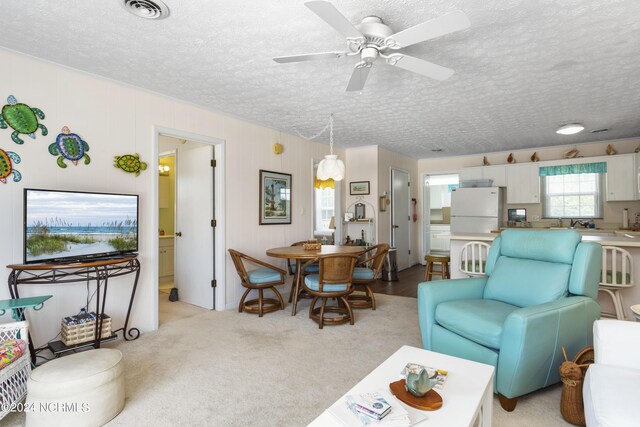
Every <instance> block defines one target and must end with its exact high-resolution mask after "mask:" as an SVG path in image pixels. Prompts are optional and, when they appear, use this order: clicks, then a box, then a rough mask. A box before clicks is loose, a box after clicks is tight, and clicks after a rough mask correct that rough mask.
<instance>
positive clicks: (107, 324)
mask: <svg viewBox="0 0 640 427" xmlns="http://www.w3.org/2000/svg"><path fill="white" fill-rule="evenodd" d="M61 336H62V343H63V344H64V345H74V344H82V343H84V342H89V341H93V340H94V339H95V338H96V321H95V320H94V321H93V322H87V323H82V324H80V325H65V324H64V321H63V322H62V331H61ZM110 336H111V317H109V316H107V315H106V314H103V315H102V333H101V334H100V338H108V337H110Z"/></svg>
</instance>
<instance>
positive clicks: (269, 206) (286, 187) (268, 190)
mask: <svg viewBox="0 0 640 427" xmlns="http://www.w3.org/2000/svg"><path fill="white" fill-rule="evenodd" d="M269 224H291V174H288V173H280V172H272V171H266V170H262V169H260V225H269Z"/></svg>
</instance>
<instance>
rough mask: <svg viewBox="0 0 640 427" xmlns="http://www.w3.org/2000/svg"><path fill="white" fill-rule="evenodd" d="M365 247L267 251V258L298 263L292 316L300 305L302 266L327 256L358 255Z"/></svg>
mask: <svg viewBox="0 0 640 427" xmlns="http://www.w3.org/2000/svg"><path fill="white" fill-rule="evenodd" d="M366 250H367V248H366V247H365V246H352V245H351V246H349V245H344V246H339V245H322V246H321V247H320V249H305V248H304V246H302V245H297V246H284V247H281V248H272V249H267V256H270V257H274V258H282V259H291V260H294V261H295V262H296V272H295V276H294V279H293V285H292V286H291V292H292V293H293V302H292V306H291V315H292V316H295V315H296V311H297V309H296V306H297V304H298V293H299V289H300V288H301V287H302V279H303V277H304V274H302V264H303V262H307V261H309V260H312V259H316V258H321V257H323V256H326V255H336V254H339V255H358V254H361V253H363V252H364V251H366Z"/></svg>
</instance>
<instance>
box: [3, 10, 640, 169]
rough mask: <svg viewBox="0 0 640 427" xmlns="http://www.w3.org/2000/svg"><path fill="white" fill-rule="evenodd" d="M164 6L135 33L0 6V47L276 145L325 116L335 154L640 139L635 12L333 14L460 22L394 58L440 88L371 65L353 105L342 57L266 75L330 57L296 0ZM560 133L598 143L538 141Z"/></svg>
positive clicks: (398, 25)
mask: <svg viewBox="0 0 640 427" xmlns="http://www.w3.org/2000/svg"><path fill="white" fill-rule="evenodd" d="M164 1H165V3H166V4H167V5H168V6H169V8H170V9H171V15H170V16H169V18H167V19H165V20H161V21H147V20H143V19H140V18H137V17H135V16H133V15H131V14H129V13H127V12H126V11H125V10H124V9H123V8H122V7H121V5H120V3H121V1H120V0H103V1H101V2H98V1H95V0H90V1H87V0H57V1H50V0H29V1H28V2H25V1H24V0H2V6H1V10H2V25H1V26H0V46H5V47H7V48H10V49H13V50H17V51H20V52H24V53H27V54H30V55H34V56H36V57H40V58H44V59H47V60H50V61H53V62H57V63H61V64H64V65H66V66H69V67H73V68H77V69H80V70H84V71H88V72H91V73H95V74H99V75H102V76H105V77H109V78H112V79H116V80H119V81H123V82H127V83H130V84H133V85H136V86H139V87H143V88H146V89H150V90H153V91H156V92H160V93H164V94H167V95H170V96H173V97H176V98H179V99H183V100H186V101H190V102H193V103H196V104H199V105H203V106H206V107H208V108H211V109H215V110H219V111H223V112H227V113H230V114H233V115H235V116H238V117H242V118H246V119H248V120H251V121H254V122H257V123H261V124H264V125H266V126H269V127H273V128H276V129H280V130H283V131H286V132H291V133H295V132H296V131H298V132H300V133H301V134H303V135H313V134H315V133H317V132H318V131H319V130H320V129H322V127H323V126H324V125H325V124H326V122H327V117H328V114H329V112H334V113H335V120H336V126H335V138H336V145H339V146H342V147H355V146H359V145H371V144H378V145H380V146H383V147H385V148H387V149H389V150H391V151H395V152H399V153H403V154H405V155H409V156H411V157H414V158H429V157H440V156H451V155H458V154H473V153H482V152H490V151H499V150H511V149H519V148H529V147H538V146H547V145H560V144H571V143H574V142H586V141H595V140H602V139H614V138H624V137H632V136H639V135H640V114H639V112H640V82H639V80H640V78H639V76H640V19H638V16H640V1H638V0H483V1H478V0H430V1H424V0H353V1H348V0H333V4H334V5H335V6H336V7H337V8H338V10H340V11H341V12H342V13H343V14H344V15H345V16H346V17H347V18H348V19H349V20H351V22H353V23H358V22H359V20H360V19H361V18H363V17H364V16H367V15H377V16H380V17H381V18H383V20H384V21H385V23H386V24H388V25H389V26H390V27H391V28H392V29H393V30H394V31H399V30H402V29H405V28H408V27H410V26H412V25H416V24H418V23H421V22H423V21H426V20H428V19H432V18H435V17H437V16H440V15H442V14H444V13H447V12H450V11H453V10H462V11H463V12H465V13H466V14H467V15H468V16H469V18H470V20H471V28H470V29H469V30H465V31H462V32H459V33H455V34H452V35H449V36H445V37H442V38H440V39H436V40H431V41H427V42H424V43H420V44H417V45H415V46H412V47H410V48H407V49H405V50H404V52H406V53H408V54H410V55H413V56H416V57H419V58H422V59H426V60H428V61H431V62H434V63H437V64H440V65H443V66H446V67H450V68H452V69H454V70H455V71H456V73H455V74H454V75H453V77H451V78H450V79H449V80H447V81H444V82H437V81H434V80H430V79H428V78H426V77H422V76H419V75H415V74H413V73H410V72H408V71H405V70H402V69H398V68H395V67H390V66H388V65H386V64H384V62H383V61H381V60H378V61H377V62H376V63H375V64H374V68H373V70H372V71H371V74H370V75H369V80H368V81H367V85H366V86H365V90H364V92H363V93H362V94H357V93H355V94H354V93H350V94H348V93H345V87H346V85H347V82H348V80H349V76H350V73H351V69H352V67H353V65H354V63H355V62H356V61H357V60H356V59H355V58H353V57H350V58H340V59H336V60H327V61H314V62H307V63H294V64H276V63H275V62H273V61H272V60H271V58H272V57H273V56H281V55H293V54H299V53H312V52H324V51H336V50H343V48H344V44H343V39H342V37H341V36H340V35H339V34H338V33H336V32H335V31H334V30H333V29H332V28H331V27H330V26H329V25H327V24H326V23H325V22H324V21H322V20H321V19H320V18H318V17H317V16H316V15H315V14H314V13H312V12H311V11H310V10H309V9H308V8H306V7H305V6H304V2H303V1H302V0H268V1H264V0H260V1H259V0H234V1H228V0H215V1H214V0H189V1H184V0H164ZM573 121H579V122H583V123H584V124H585V125H586V127H587V129H588V130H589V129H597V128H603V127H608V128H611V130H610V131H609V132H608V133H605V134H590V133H588V132H585V133H583V134H578V135H575V136H569V137H562V136H559V135H556V134H555V133H554V131H555V129H556V128H557V127H558V126H559V125H561V124H563V123H566V122H573ZM317 140H318V141H319V142H327V140H328V137H327V135H326V134H325V135H323V136H321V137H319V138H317ZM434 148H443V149H444V151H443V152H441V153H433V152H432V151H431V150H432V149H434Z"/></svg>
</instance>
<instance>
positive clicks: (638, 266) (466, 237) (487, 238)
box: [450, 229, 640, 320]
mask: <svg viewBox="0 0 640 427" xmlns="http://www.w3.org/2000/svg"><path fill="white" fill-rule="evenodd" d="M527 230H531V229H527ZM540 231H542V230H540ZM596 231H598V230H596ZM497 236H499V234H498V233H451V235H450V238H451V268H450V270H451V278H452V279H461V278H464V277H467V276H466V275H465V274H463V273H462V272H461V271H460V252H461V251H462V247H463V246H464V245H465V243H467V242H470V241H481V242H489V243H490V242H493V240H494V239H495V238H496V237H497ZM582 241H583V242H595V243H599V244H601V245H603V246H618V247H621V248H624V249H626V250H627V251H628V252H629V253H630V254H631V257H632V258H633V269H634V274H635V275H637V274H640V235H638V234H637V233H634V232H629V231H624V230H619V231H618V230H611V233H608V234H593V235H589V234H586V233H583V236H582ZM634 280H635V281H638V277H636V278H635V279H634ZM621 295H622V298H623V306H624V311H625V316H626V318H627V320H634V319H635V317H634V315H633V312H632V311H631V309H630V308H629V307H631V306H632V305H634V304H638V303H640V286H633V287H631V288H627V289H623V290H622V291H621ZM598 303H600V306H601V307H602V310H603V311H605V312H608V313H612V312H613V305H612V304H611V298H610V297H608V296H606V295H605V294H604V293H603V292H599V293H598Z"/></svg>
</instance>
